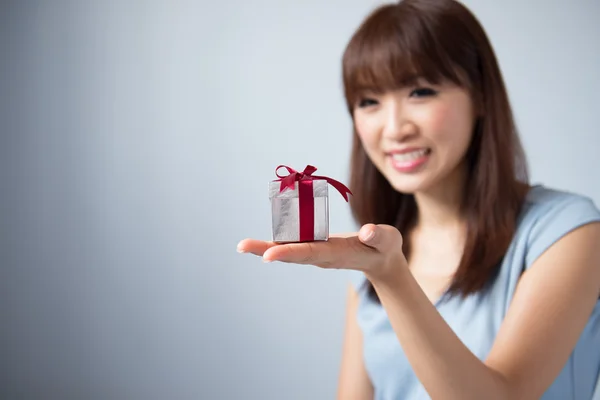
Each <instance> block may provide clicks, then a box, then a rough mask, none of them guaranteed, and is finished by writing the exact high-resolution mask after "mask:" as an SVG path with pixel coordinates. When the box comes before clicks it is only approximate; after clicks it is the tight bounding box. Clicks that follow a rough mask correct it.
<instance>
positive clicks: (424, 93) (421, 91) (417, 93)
mask: <svg viewBox="0 0 600 400" xmlns="http://www.w3.org/2000/svg"><path fill="white" fill-rule="evenodd" d="M436 94H437V92H436V91H435V90H433V89H430V88H425V87H423V88H416V89H414V90H413V91H412V92H410V97H428V96H435V95H436Z"/></svg>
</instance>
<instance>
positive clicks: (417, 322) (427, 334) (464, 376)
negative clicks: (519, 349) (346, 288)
mask: <svg viewBox="0 0 600 400" xmlns="http://www.w3.org/2000/svg"><path fill="white" fill-rule="evenodd" d="M372 283H373V286H374V287H375V290H376V291H377V294H378V295H379V298H380V300H381V303H382V305H383V307H384V308H385V310H386V312H387V315H388V317H389V319H390V322H391V325H392V327H393V329H394V331H395V333H396V336H397V337H398V340H399V342H400V345H401V346H402V349H403V350H404V352H405V354H406V357H407V358H408V361H409V362H410V364H411V366H412V368H413V370H414V372H415V374H416V375H417V377H418V378H419V380H420V381H421V383H422V384H423V386H424V387H425V389H426V390H427V392H428V393H429V395H430V396H431V397H432V398H433V399H460V400H466V399H467V400H468V399H483V398H485V399H490V400H493V399H502V400H504V399H507V398H511V397H510V390H509V385H508V384H507V382H506V381H505V380H504V378H503V377H502V376H501V375H500V374H499V373H497V372H496V371H493V370H492V369H490V368H489V367H487V366H486V365H485V364H484V363H483V362H482V361H481V360H479V359H478V358H477V357H476V356H475V355H474V354H473V353H472V352H471V351H470V350H469V349H468V348H467V347H466V346H465V345H464V344H463V343H462V342H461V340H460V339H459V338H458V337H457V336H456V334H455V333H454V332H453V331H452V329H451V328H450V326H449V325H448V324H447V323H446V321H444V319H443V318H442V316H441V315H440V314H439V312H438V311H437V309H436V308H435V307H434V305H433V304H432V303H431V301H430V300H429V299H428V298H427V296H426V295H425V293H424V292H423V291H422V290H421V288H420V287H419V285H418V283H417V282H416V281H415V279H414V278H413V276H412V274H411V273H410V272H409V271H408V270H403V271H402V272H400V273H398V274H396V275H395V276H394V278H393V279H386V280H385V282H378V281H377V280H376V279H373V280H372Z"/></svg>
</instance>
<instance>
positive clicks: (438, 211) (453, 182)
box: [415, 167, 466, 230]
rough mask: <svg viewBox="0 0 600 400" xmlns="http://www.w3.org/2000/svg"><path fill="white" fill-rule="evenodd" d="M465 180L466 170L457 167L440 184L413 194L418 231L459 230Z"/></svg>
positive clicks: (462, 222)
mask: <svg viewBox="0 0 600 400" xmlns="http://www.w3.org/2000/svg"><path fill="white" fill-rule="evenodd" d="M465 179H466V169H465V168H464V167H458V168H457V169H456V170H455V171H454V172H453V173H451V174H450V175H449V176H448V177H446V178H445V179H444V180H443V182H442V183H440V184H438V185H437V186H435V187H432V188H430V189H427V190H426V191H422V192H418V193H415V201H416V203H417V208H418V217H417V226H418V228H419V229H424V230H430V229H433V230H439V229H444V230H446V229H461V228H462V227H463V226H464V223H465V216H464V214H463V210H462V202H463V197H464V183H465Z"/></svg>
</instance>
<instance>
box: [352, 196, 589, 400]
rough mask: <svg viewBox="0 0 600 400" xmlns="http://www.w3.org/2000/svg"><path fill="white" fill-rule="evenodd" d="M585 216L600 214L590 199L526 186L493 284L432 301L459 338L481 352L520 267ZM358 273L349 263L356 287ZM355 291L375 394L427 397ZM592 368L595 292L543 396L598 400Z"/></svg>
mask: <svg viewBox="0 0 600 400" xmlns="http://www.w3.org/2000/svg"><path fill="white" fill-rule="evenodd" d="M592 221H600V212H599V211H598V209H597V208H596V207H595V205H594V203H593V202H592V200H591V199H589V198H587V197H583V196H580V195H576V194H572V193H568V192H564V191H558V190H553V189H549V188H546V187H544V186H534V187H533V188H532V189H531V190H530V192H529V193H528V196H527V199H526V204H525V207H524V208H523V211H522V213H521V215H520V216H519V222H518V227H517V231H516V233H515V236H514V238H513V240H512V243H511V245H510V247H509V249H508V251H507V253H506V256H505V257H504V260H503V262H502V266H501V269H500V271H499V274H498V276H497V278H496V279H495V281H494V282H493V285H491V286H490V287H489V289H487V290H485V291H483V292H480V293H478V294H475V295H472V296H469V297H467V298H466V299H465V300H461V299H460V297H453V298H444V299H440V300H439V301H438V302H437V303H436V304H435V306H436V308H437V309H438V311H439V312H440V314H441V315H442V316H443V317H444V319H445V320H446V322H447V323H448V324H449V325H450V327H451V328H452V329H453V330H454V332H456V334H457V335H458V336H459V337H460V339H461V340H462V341H463V342H464V343H465V345H466V346H467V347H468V348H469V349H470V350H471V351H472V352H473V353H474V354H475V355H476V356H477V357H479V359H481V360H484V359H485V358H486V356H487V355H488V353H489V351H490V350H491V347H492V344H493V342H494V338H495V337H496V334H497V333H498V329H499V328H500V324H502V320H503V319H504V316H505V315H506V312H507V310H508V307H509V306H510V303H511V300H512V298H513V295H514V292H515V287H516V284H517V281H518V279H519V276H520V274H521V272H522V270H524V269H527V268H529V267H530V266H531V264H532V263H533V262H534V261H535V260H536V258H538V257H539V256H540V255H541V254H542V253H543V252H544V251H545V250H546V249H547V248H548V247H549V246H551V245H552V244H553V243H554V242H556V241H557V240H558V239H560V238H561V237H562V236H563V235H565V234H566V233H568V232H569V231H571V230H573V229H574V228H577V227H578V226H581V225H583V224H586V223H589V222H592ZM599 245H600V243H599ZM565 267H568V266H566V265H565ZM598 267H599V268H600V265H599V266H598ZM364 279H365V278H364V275H363V274H362V273H360V272H358V271H351V280H352V282H353V284H354V286H355V288H357V289H359V288H360V287H361V286H362V283H363V282H364ZM359 296H360V304H359V308H358V315H357V318H358V323H359V326H360V328H361V330H362V332H363V340H364V343H363V347H364V351H363V356H364V362H365V366H366V369H367V372H368V374H369V377H370V378H371V382H372V383H373V386H374V388H375V399H376V400H396V399H398V400H417V399H419V400H420V399H429V398H430V397H429V396H428V394H427V392H426V391H425V389H424V387H423V386H422V385H421V383H420V382H419V380H418V379H417V377H416V375H415V374H414V372H413V371H412V368H411V366H410V364H409V363H408V360H407V359H406V356H405V355H404V353H403V351H402V348H401V347H400V344H399V342H398V340H397V338H396V335H395V333H394V331H393V330H392V327H391V325H390V322H389V320H388V318H387V316H386V313H385V311H384V310H383V308H382V307H381V306H380V305H379V304H377V303H375V302H374V301H372V300H370V299H369V298H368V297H367V295H366V290H361V291H359ZM548 351H552V349H548ZM599 372H600V300H599V301H597V302H596V307H595V308H594V311H593V314H592V316H591V317H590V319H589V321H588V323H587V326H586V327H585V330H584V331H583V333H582V335H581V337H580V339H579V341H578V342H577V346H576V347H575V350H574V351H573V353H572V354H571V356H570V357H569V360H568V362H567V363H566V365H565V367H564V368H563V370H562V372H561V373H560V375H559V376H558V378H557V379H556V380H555V381H554V383H553V384H552V386H551V387H550V388H549V389H548V390H547V391H546V393H545V394H544V396H543V397H542V399H543V400H550V399H552V400H568V399H573V400H584V399H585V400H590V399H593V400H600V374H599Z"/></svg>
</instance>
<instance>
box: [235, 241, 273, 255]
mask: <svg viewBox="0 0 600 400" xmlns="http://www.w3.org/2000/svg"><path fill="white" fill-rule="evenodd" d="M274 246H277V243H274V242H266V241H263V240H256V239H244V240H242V241H241V242H239V243H238V245H237V251H238V253H252V254H256V255H257V256H262V255H263V254H264V252H265V251H267V250H268V249H270V248H271V247H274Z"/></svg>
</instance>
